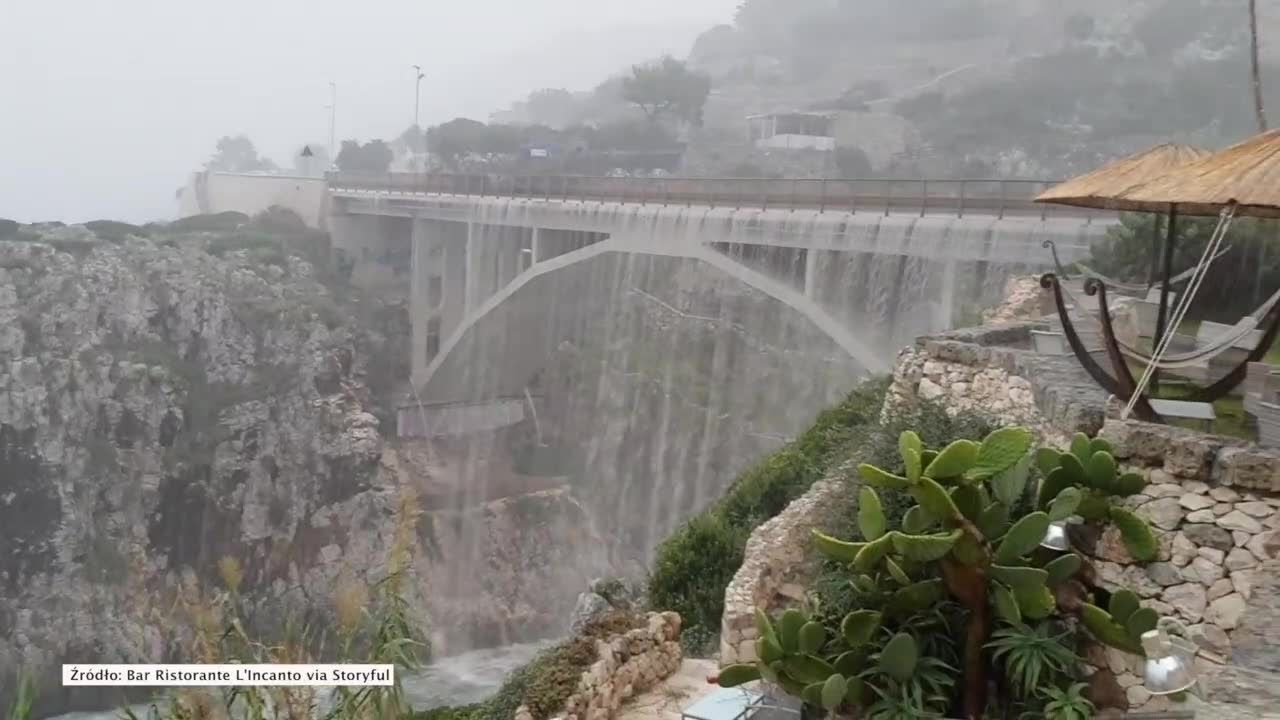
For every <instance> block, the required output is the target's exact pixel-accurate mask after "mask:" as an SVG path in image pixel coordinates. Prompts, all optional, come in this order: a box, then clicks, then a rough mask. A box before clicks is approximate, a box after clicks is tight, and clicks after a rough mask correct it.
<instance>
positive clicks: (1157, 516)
mask: <svg viewBox="0 0 1280 720" xmlns="http://www.w3.org/2000/svg"><path fill="white" fill-rule="evenodd" d="M1183 514H1184V513H1183V510H1182V506H1181V505H1180V504H1179V503H1178V501H1177V500H1176V499H1174V498H1172V497H1166V498H1160V499H1158V500H1152V501H1151V502H1149V503H1147V504H1146V505H1143V506H1142V507H1140V508H1138V515H1140V516H1142V517H1145V518H1146V519H1147V520H1148V521H1150V522H1151V524H1152V525H1154V526H1156V527H1158V528H1160V529H1161V530H1174V529H1176V528H1177V527H1178V524H1179V523H1181V522H1182V516H1183ZM1241 529H1243V528H1241Z"/></svg>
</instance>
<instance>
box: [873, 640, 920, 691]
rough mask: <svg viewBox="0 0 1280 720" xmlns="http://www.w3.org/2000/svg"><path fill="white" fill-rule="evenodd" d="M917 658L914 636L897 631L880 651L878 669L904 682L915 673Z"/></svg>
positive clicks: (917, 652)
mask: <svg viewBox="0 0 1280 720" xmlns="http://www.w3.org/2000/svg"><path fill="white" fill-rule="evenodd" d="M919 658H920V655H919V651H918V650H917V649H916V640H915V638H913V637H911V636H910V635H908V634H907V633H898V634H897V635H894V636H893V639H891V640H889V642H888V643H887V644H885V646H884V650H882V651H880V670H881V672H883V673H885V674H886V675H888V676H889V677H891V678H893V679H895V680H897V681H898V682H906V681H907V680H910V679H911V676H912V675H914V674H915V671H916V663H917V661H918V660H919Z"/></svg>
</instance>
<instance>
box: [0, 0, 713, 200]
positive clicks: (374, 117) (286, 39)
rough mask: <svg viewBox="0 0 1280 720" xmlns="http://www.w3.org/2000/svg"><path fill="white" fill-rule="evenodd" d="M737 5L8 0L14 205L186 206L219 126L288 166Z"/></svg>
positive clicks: (0, 6) (624, 51) (672, 34)
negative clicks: (420, 75)
mask: <svg viewBox="0 0 1280 720" xmlns="http://www.w3.org/2000/svg"><path fill="white" fill-rule="evenodd" d="M736 5H737V0H646V2H638V1H637V0H449V1H446V0H362V1H361V2H354V1H351V0H348V1H346V2H339V1H338V0H218V1H216V2H213V1H206V2H200V3H197V2H191V1H190V0H0V217H8V218H13V219H16V220H19V221H23V222H32V221H42V220H63V221H66V222H76V221H85V220H91V219H97V218H112V219H122V220H128V221H132V222H141V221H146V220H152V219H160V218H168V217H172V216H173V214H174V212H175V210H176V201H175V200H174V192H175V190H176V189H177V188H178V187H180V186H181V185H182V184H183V183H184V182H185V179H186V176H187V174H188V173H189V172H191V171H192V170H196V169H198V168H199V167H200V166H201V164H202V163H203V162H204V161H205V160H206V159H207V158H208V156H209V154H210V153H211V152H212V151H213V146H214V142H215V141H216V140H217V138H218V137H220V136H222V135H228V134H238V133H244V134H247V135H248V136H249V137H250V138H251V139H252V140H253V141H254V142H255V143H256V144H257V146H258V150H259V152H261V153H262V154H264V155H266V156H268V157H270V158H272V159H273V160H275V161H276V163H278V164H279V165H281V166H282V167H288V166H291V165H292V160H291V157H290V156H291V154H292V151H293V150H294V149H295V148H296V147H297V146H299V145H300V144H302V143H305V142H320V143H327V141H328V135H329V111H328V110H326V109H325V105H327V104H328V102H329V81H330V80H333V81H335V82H336V83H337V85H338V117H337V136H338V140H339V141H341V140H342V139H344V138H361V139H369V138H372V137H384V138H386V139H390V138H393V137H395V136H396V135H397V134H399V133H400V131H402V130H403V129H404V128H406V127H407V126H409V125H410V124H411V123H412V120H413V70H412V69H411V68H410V67H409V65H410V64H413V63H417V64H421V65H424V66H425V70H424V72H426V73H427V77H426V78H425V79H424V80H423V81H422V106H421V107H422V110H421V117H422V125H423V126H424V127H425V126H427V125H430V124H433V123H436V122H440V121H442V120H447V119H450V118H453V117H455V116H460V115H461V116H470V117H475V118H477V119H481V120H484V119H487V118H488V115H489V113H490V112H491V111H493V110H497V109H499V108H500V107H502V106H504V105H506V104H507V103H509V102H510V101H512V100H516V99H519V98H521V97H523V96H524V95H525V94H527V93H528V91H530V90H533V89H536V88H539V87H567V88H570V89H587V88H590V87H592V86H594V85H595V84H596V83H598V82H599V81H601V80H603V79H604V78H605V77H607V76H608V75H610V74H613V73H615V72H617V71H619V70H621V69H622V68H625V67H626V66H627V65H629V64H632V63H635V62H638V61H641V60H644V59H647V58H649V57H653V56H656V55H659V54H662V53H664V52H670V53H673V54H676V55H678V56H684V55H685V54H686V53H687V52H688V50H689V47H690V45H691V43H692V41H693V39H694V37H696V35H697V33H698V32H700V31H702V30H705V29H707V28H709V27H710V26H711V25H714V24H716V23H723V22H729V21H730V20H731V18H732V16H733V9H734V7H735V6H736Z"/></svg>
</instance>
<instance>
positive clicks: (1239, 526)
mask: <svg viewBox="0 0 1280 720" xmlns="http://www.w3.org/2000/svg"><path fill="white" fill-rule="evenodd" d="M1217 523H1218V527H1221V528H1226V529H1227V530H1239V531H1241V532H1247V533H1258V532H1262V523H1260V522H1258V521H1257V520H1255V519H1253V518H1251V517H1249V516H1248V515H1246V514H1244V513H1243V512H1241V511H1240V510H1239V509H1236V510H1232V511H1231V512H1229V513H1227V514H1226V515H1223V516H1222V517H1220V518H1218V519H1217Z"/></svg>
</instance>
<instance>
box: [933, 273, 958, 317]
mask: <svg viewBox="0 0 1280 720" xmlns="http://www.w3.org/2000/svg"><path fill="white" fill-rule="evenodd" d="M937 307H938V316H937V317H936V318H934V323H935V324H936V325H937V326H938V328H939V329H940V330H950V329H951V323H952V319H953V318H954V317H955V310H956V261H955V260H947V261H945V262H943V263H942V290H941V295H940V296H939V299H938V306H937Z"/></svg>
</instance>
